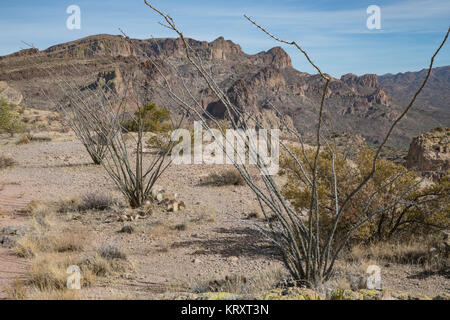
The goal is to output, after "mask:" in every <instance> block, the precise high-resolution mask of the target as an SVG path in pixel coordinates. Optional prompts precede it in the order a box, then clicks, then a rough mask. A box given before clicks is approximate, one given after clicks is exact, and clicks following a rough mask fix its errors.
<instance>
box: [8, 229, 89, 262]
mask: <svg viewBox="0 0 450 320" xmlns="http://www.w3.org/2000/svg"><path fill="white" fill-rule="evenodd" d="M85 243H86V236H84V235H82V234H81V233H77V232H75V233H71V232H59V233H50V234H49V233H45V232H42V231H34V232H32V233H29V234H27V235H26V236H24V237H22V238H21V239H19V240H18V241H17V243H16V246H15V247H14V248H13V251H14V252H15V253H16V254H17V255H18V256H19V257H22V258H32V257H36V256H38V255H39V254H40V253H48V252H59V253H62V252H81V251H83V248H84V246H85Z"/></svg>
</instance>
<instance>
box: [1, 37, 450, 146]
mask: <svg viewBox="0 0 450 320" xmlns="http://www.w3.org/2000/svg"><path fill="white" fill-rule="evenodd" d="M186 41H187V42H188V43H189V46H190V47H191V48H192V49H193V50H194V51H195V53H196V55H197V56H199V57H201V59H202V61H203V62H204V66H205V67H206V69H207V70H208V72H209V71H210V72H212V75H213V78H214V80H215V82H216V83H217V84H218V85H219V87H220V88H221V89H222V91H223V92H225V93H227V95H228V97H229V98H230V100H231V101H232V102H234V103H235V104H236V107H237V108H240V109H242V110H243V109H245V110H247V111H248V112H250V113H252V116H253V117H254V118H256V119H267V120H268V121H263V122H264V124H268V125H269V126H270V127H272V128H273V126H275V127H278V126H279V123H280V121H279V118H280V117H279V116H278V115H275V114H274V112H273V110H270V109H271V106H272V105H273V106H275V107H276V108H277V109H278V110H279V111H280V113H281V114H282V115H283V117H285V118H286V120H287V121H289V123H292V124H293V126H294V127H296V128H297V129H299V130H301V131H302V133H303V134H304V136H305V139H308V135H309V134H310V133H311V132H314V130H315V127H316V122H317V107H318V105H320V101H321V97H322V90H323V88H324V85H325V82H324V80H323V79H322V78H321V77H320V76H319V75H317V74H313V75H311V74H308V73H305V72H300V71H298V70H296V69H294V68H293V66H292V61H291V58H290V57H289V55H288V54H287V53H286V52H285V51H284V50H283V49H282V48H281V47H275V48H272V49H270V50H267V51H262V52H259V53H257V54H247V53H245V52H243V50H242V48H241V47H240V46H239V45H238V44H236V43H233V42H232V41H230V40H226V39H224V38H223V37H219V38H217V39H216V40H214V41H212V42H207V41H197V40H194V39H186ZM148 57H150V58H151V59H152V60H153V61H157V62H158V63H159V64H160V70H162V73H163V74H164V77H167V79H168V80H169V82H172V83H176V82H177V81H178V79H180V78H182V79H183V81H184V82H185V83H188V84H192V86H190V90H192V94H193V95H194V96H196V97H197V98H198V100H199V101H200V102H201V104H202V106H203V108H204V109H205V110H207V111H209V112H210V113H211V114H213V115H214V116H215V117H217V118H223V117H224V116H225V112H224V111H225V107H224V106H223V105H222V104H221V103H220V102H219V101H218V100H217V97H216V96H215V95H214V94H213V93H212V92H210V90H209V89H208V87H207V86H206V85H205V84H204V81H203V80H202V79H201V78H200V76H199V73H198V72H196V71H195V70H194V68H193V67H192V66H191V65H190V64H189V63H188V62H187V59H186V57H185V50H184V43H183V41H182V40H181V39H170V38H169V39H147V40H138V39H128V38H124V37H122V36H113V35H105V34H103V35H95V36H90V37H86V38H83V39H80V40H76V41H72V42H68V43H63V44H59V45H55V46H53V47H50V48H48V49H46V50H41V51H40V50H38V49H28V50H22V51H20V52H17V53H13V54H10V55H8V56H4V57H0V81H2V80H3V81H7V82H8V85H9V87H12V88H16V89H17V90H19V91H20V93H21V94H22V95H23V102H22V104H23V105H24V106H26V107H30V108H36V109H50V108H52V107H53V106H52V105H51V103H50V102H49V100H52V101H61V100H62V99H63V98H64V92H61V90H58V86H57V85H55V82H56V81H65V82H67V83H76V84H77V86H79V87H83V88H84V87H86V86H91V85H92V86H95V87H102V88H111V89H113V90H114V91H116V92H120V91H121V88H124V84H123V83H121V82H122V75H123V76H124V77H125V76H126V75H127V74H136V75H138V76H139V79H140V81H141V80H143V81H142V87H143V88H145V90H146V92H147V93H149V96H151V99H152V100H153V101H152V102H154V103H156V104H158V105H166V106H167V107H168V108H171V107H173V108H176V106H175V105H169V104H170V101H171V99H170V97H169V96H168V95H167V93H166V92H164V89H163V90H161V85H159V86H158V83H163V81H164V79H163V77H162V75H161V74H160V73H159V72H157V70H156V68H155V67H154V65H153V64H152V63H150V62H149V60H148V59H147V58H148ZM174 68H175V69H176V72H174ZM439 70H440V71H439V72H436V74H434V76H433V79H434V80H433V81H432V82H431V83H430V85H433V86H434V87H435V88H437V89H436V90H440V91H442V92H444V95H443V97H442V99H441V98H440V99H441V100H440V101H441V102H442V103H441V104H440V107H439V108H438V109H435V108H434V102H433V101H435V100H436V96H437V95H428V96H429V98H427V101H426V102H427V104H426V105H427V108H428V109H427V110H425V111H424V112H422V111H421V112H419V110H418V109H416V105H415V106H414V107H415V108H414V109H412V110H411V111H410V112H409V113H408V116H407V117H405V118H404V119H403V121H402V123H401V125H399V128H398V130H395V131H394V132H393V135H392V139H390V143H392V144H393V145H395V146H402V147H406V146H407V145H408V144H409V143H410V141H411V139H412V137H414V136H415V135H417V133H418V132H423V131H426V130H429V129H431V127H430V124H431V123H435V121H436V120H439V122H440V123H443V124H444V125H445V126H450V112H448V100H449V97H450V96H449V95H448V94H446V92H448V90H446V89H445V88H446V87H450V86H449V85H448V77H446V75H447V74H448V73H447V72H445V70H446V69H442V70H441V69H439ZM52 75H55V78H53V77H52ZM414 75H415V74H414ZM418 77H419V75H417V76H416V77H415V78H417V79H418ZM56 79H59V80H56ZM389 79H390V77H388V76H383V77H379V76H377V75H375V74H367V75H362V76H357V75H354V74H346V75H343V76H342V77H341V78H340V79H337V78H333V77H331V82H330V83H329V87H328V91H327V93H326V100H325V110H324V121H325V125H326V126H327V127H328V128H332V130H333V131H339V132H349V133H352V134H361V135H362V136H363V137H364V138H365V139H366V140H367V142H369V143H374V144H377V143H379V142H380V140H381V139H383V137H384V134H385V133H386V131H387V130H388V129H389V126H390V125H391V124H392V121H393V120H394V119H395V118H396V116H397V115H398V114H400V113H401V112H402V111H403V109H404V106H405V105H407V103H408V102H409V101H407V100H408V99H410V97H409V96H408V94H409V93H410V92H411V90H412V88H413V87H414V88H416V86H415V85H414V86H412V87H411V88H410V89H411V90H410V89H408V90H407V92H405V94H404V95H403V94H402V96H401V97H400V98H401V99H398V97H396V96H394V95H393V94H392V93H393V91H395V92H397V91H398V90H399V89H398V86H392V83H393V82H392V81H391V80H389ZM398 79H399V81H400V80H402V79H403V76H398ZM407 80H408V79H403V80H402V83H403V82H407ZM430 81H431V80H430ZM394 82H395V81H394ZM105 84H108V85H107V86H106V85H105ZM385 84H386V85H389V86H390V87H389V88H391V89H392V90H390V91H389V90H387V89H386V88H385ZM394 84H395V83H394ZM427 87H428V86H427ZM0 90H1V89H0ZM436 90H435V91H436ZM43 93H45V95H44V94H43ZM426 93H427V88H425V89H424V91H423V93H422V94H426ZM8 96H11V93H8ZM405 99H407V100H405ZM13 100H14V99H13ZM18 100H20V99H18V97H17V99H15V101H14V102H17V101H18ZM405 101H406V102H405ZM417 107H420V106H417ZM416 110H418V111H416ZM276 118H278V121H277V119H276ZM269 123H270V124H269Z"/></svg>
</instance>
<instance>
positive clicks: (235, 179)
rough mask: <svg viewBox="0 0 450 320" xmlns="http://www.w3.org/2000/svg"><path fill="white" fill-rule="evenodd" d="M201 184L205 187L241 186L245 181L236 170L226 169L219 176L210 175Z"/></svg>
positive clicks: (215, 174)
mask: <svg viewBox="0 0 450 320" xmlns="http://www.w3.org/2000/svg"><path fill="white" fill-rule="evenodd" d="M201 184H202V185H205V186H207V185H212V186H229V185H232V186H243V185H245V181H244V179H243V178H242V176H241V175H240V174H239V172H238V171H237V170H236V169H227V170H225V171H223V172H221V173H219V174H217V173H211V174H210V175H208V176H207V177H206V178H205V179H204V181H202V183H201Z"/></svg>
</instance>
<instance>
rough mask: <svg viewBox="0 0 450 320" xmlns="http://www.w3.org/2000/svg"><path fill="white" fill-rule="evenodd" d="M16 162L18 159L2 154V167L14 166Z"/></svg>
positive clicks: (0, 167)
mask: <svg viewBox="0 0 450 320" xmlns="http://www.w3.org/2000/svg"><path fill="white" fill-rule="evenodd" d="M15 164H16V161H15V160H14V159H13V158H12V157H10V156H7V155H0V169H5V168H8V167H12V166H13V165H15Z"/></svg>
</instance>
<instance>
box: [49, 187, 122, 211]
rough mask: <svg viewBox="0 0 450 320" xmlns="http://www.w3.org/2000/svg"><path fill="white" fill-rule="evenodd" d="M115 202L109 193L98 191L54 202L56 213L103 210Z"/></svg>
mask: <svg viewBox="0 0 450 320" xmlns="http://www.w3.org/2000/svg"><path fill="white" fill-rule="evenodd" d="M116 204H117V201H116V200H115V199H113V198H112V197H111V196H110V195H107V194H101V193H98V192H89V193H86V194H85V195H84V196H82V197H81V198H79V197H68V198H65V199H62V200H60V201H58V202H57V203H56V207H57V210H56V211H57V212H58V213H69V212H77V211H89V210H93V211H104V210H107V209H110V208H111V207H113V206H114V205H116Z"/></svg>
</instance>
